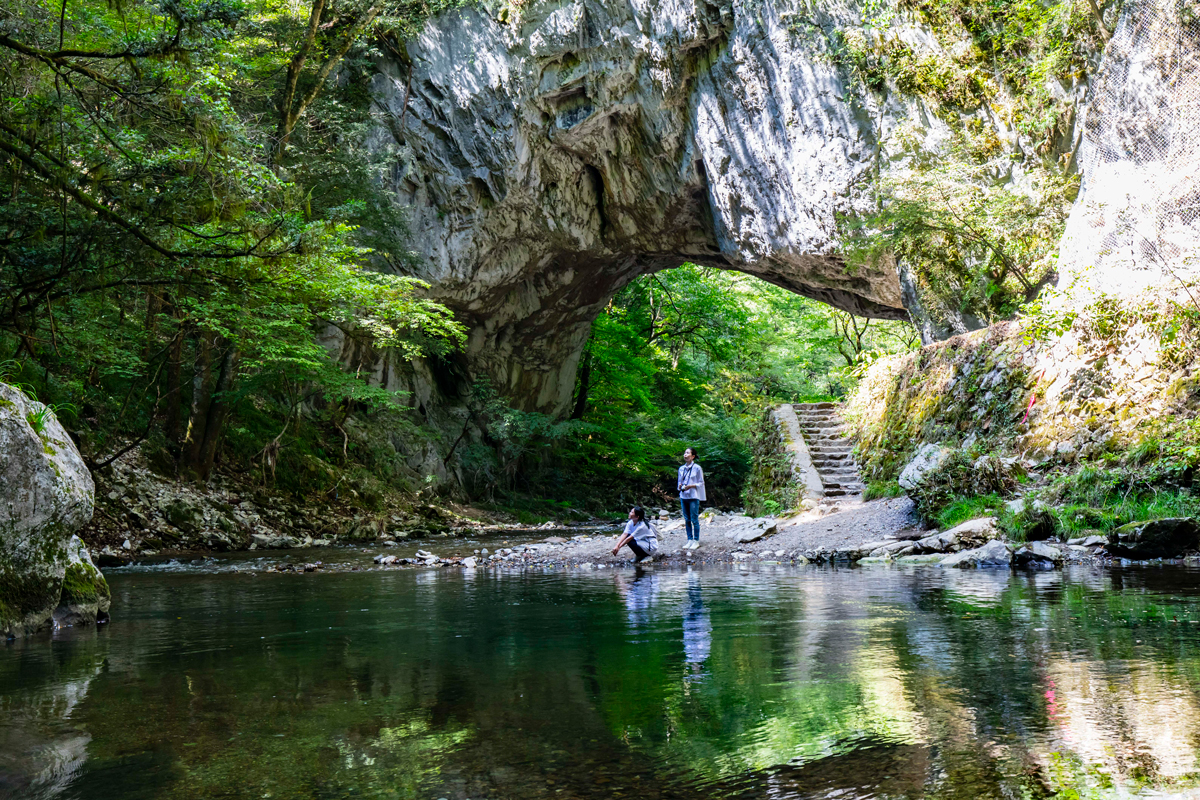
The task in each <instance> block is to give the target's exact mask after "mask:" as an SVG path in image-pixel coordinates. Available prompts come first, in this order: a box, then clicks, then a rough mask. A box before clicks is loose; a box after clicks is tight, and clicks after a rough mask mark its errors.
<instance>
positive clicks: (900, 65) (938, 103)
mask: <svg viewBox="0 0 1200 800" xmlns="http://www.w3.org/2000/svg"><path fill="white" fill-rule="evenodd" d="M1106 5H1108V4H1105V3H1100V4H1096V3H1090V4H1089V3H1076V2H1065V1H1064V0H1051V2H1038V0H999V2H990V1H985V0H949V2H945V1H943V0H899V1H898V2H897V3H895V4H891V3H874V4H870V5H869V6H868V7H866V8H865V9H864V13H863V17H864V25H863V27H862V28H861V29H857V30H850V31H840V30H836V29H830V30H821V29H819V28H817V26H816V25H815V24H813V23H811V22H806V23H796V24H793V25H792V29H793V30H794V31H795V32H796V33H798V34H803V35H808V33H809V32H817V31H819V32H820V33H821V35H822V36H823V44H824V46H823V50H824V51H825V52H826V53H827V54H828V55H829V57H830V58H831V59H832V60H833V62H834V63H836V64H839V65H841V66H842V67H843V68H844V69H845V71H846V73H847V74H848V75H849V76H850V77H851V78H852V79H853V80H854V81H855V82H856V83H858V84H859V85H860V86H862V87H864V88H865V89H866V90H868V91H870V92H872V93H876V94H881V95H886V94H889V93H896V94H899V95H901V96H904V97H919V98H921V99H922V100H923V101H924V103H925V104H926V105H927V107H929V109H930V111H931V112H932V113H933V114H934V115H936V116H937V117H938V118H939V119H940V121H941V122H942V123H943V124H944V125H945V126H946V127H948V128H949V129H950V131H951V133H952V136H951V138H950V141H949V142H948V144H947V145H945V146H944V147H943V148H942V152H939V153H937V154H936V155H935V156H933V157H932V158H931V157H930V154H929V153H928V151H927V147H928V143H927V141H926V137H925V135H924V134H925V132H924V131H922V130H917V129H916V127H915V125H916V124H915V123H914V126H910V127H904V126H902V127H900V128H898V129H897V130H896V132H895V133H894V134H893V135H892V137H891V138H890V140H889V141H887V142H885V143H884V144H883V145H882V147H883V148H884V150H885V151H886V154H887V159H888V161H890V162H892V163H893V164H903V166H902V167H897V166H883V165H881V168H880V170H879V171H878V172H877V174H876V176H875V186H874V187H873V188H874V190H875V193H876V197H877V204H876V210H875V211H874V212H873V213H871V214H868V215H866V216H865V217H861V218H855V219H847V220H845V221H844V233H845V234H846V235H847V237H848V238H849V239H850V241H851V245H852V250H853V256H852V258H851V261H852V263H853V262H854V261H856V260H857V261H867V260H871V261H874V260H877V259H879V258H880V257H881V256H884V255H888V256H891V257H894V258H896V259H897V261H899V262H900V264H901V265H902V266H903V267H904V268H905V269H906V270H907V271H908V273H909V274H911V275H912V276H913V277H914V279H915V283H916V288H917V290H918V293H919V295H920V297H921V300H922V302H923V304H924V305H925V306H926V307H927V308H926V310H927V311H928V313H929V314H930V316H931V317H932V319H933V321H934V322H935V323H937V324H938V325H939V326H940V327H942V328H943V329H946V330H954V331H958V330H961V329H963V328H964V327H965V328H968V329H969V328H975V327H982V326H983V325H986V324H990V323H992V322H995V321H997V320H1000V319H1007V318H1010V317H1011V316H1013V314H1015V313H1016V311H1017V309H1018V307H1019V306H1020V305H1021V304H1023V303H1026V302H1029V301H1030V300H1032V299H1033V298H1034V297H1035V296H1036V294H1037V292H1038V291H1039V290H1040V289H1041V288H1042V287H1043V286H1044V285H1045V284H1046V283H1047V282H1048V281H1049V280H1050V279H1051V278H1052V276H1053V274H1054V262H1053V251H1054V246H1055V245H1056V243H1057V240H1058V238H1059V236H1060V235H1061V232H1062V229H1063V226H1064V224H1065V220H1066V214H1067V212H1068V210H1069V207H1070V204H1071V202H1072V201H1073V200H1074V197H1075V194H1076V192H1077V183H1076V180H1075V179H1074V178H1073V177H1072V176H1071V175H1070V170H1071V164H1070V163H1069V162H1070V152H1064V151H1069V148H1070V141H1069V140H1070V137H1069V136H1068V135H1067V134H1068V133H1069V132H1070V130H1071V127H1072V126H1073V125H1074V121H1075V117H1074V108H1073V106H1072V104H1071V103H1072V101H1071V99H1070V98H1071V93H1070V92H1068V91H1063V89H1064V88H1065V87H1070V86H1074V85H1077V84H1078V83H1079V82H1080V81H1081V80H1082V79H1083V76H1084V75H1085V74H1086V71H1087V68H1088V63H1089V59H1091V58H1093V57H1094V56H1095V55H1096V54H1098V53H1099V52H1100V51H1101V49H1102V48H1103V45H1104V43H1105V42H1106V41H1107V39H1108V36H1109V31H1108V29H1107V28H1106V26H1105V24H1104V22H1103V20H1102V9H1104V8H1105V6H1106ZM913 21H916V22H917V23H919V24H920V25H922V26H923V27H924V28H926V29H928V30H930V31H931V32H932V33H933V36H934V39H935V40H936V44H934V43H921V44H919V45H918V44H912V43H910V41H909V37H906V36H905V30H906V29H905V27H904V26H905V25H909V24H911V22H913ZM981 106H983V107H986V108H987V109H988V112H987V113H988V117H989V118H990V119H991V121H986V122H985V121H984V119H983V118H981V117H980V115H978V114H976V113H975V109H978V108H980V107H981ZM997 126H1003V127H1006V128H1008V129H1010V130H1013V129H1015V130H1016V131H1018V132H1019V133H1020V135H1021V138H1022V141H1021V143H1020V146H1019V147H1015V148H1012V147H1006V146H1005V143H1004V142H1002V141H1001V139H1000V138H999V137H998V136H997V135H996V133H995V129H996V127H997Z"/></svg>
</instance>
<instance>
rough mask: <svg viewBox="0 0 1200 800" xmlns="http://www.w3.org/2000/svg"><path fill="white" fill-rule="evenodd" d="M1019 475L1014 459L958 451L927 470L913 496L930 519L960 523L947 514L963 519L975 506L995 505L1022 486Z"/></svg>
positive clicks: (943, 523) (919, 509) (922, 512)
mask: <svg viewBox="0 0 1200 800" xmlns="http://www.w3.org/2000/svg"><path fill="white" fill-rule="evenodd" d="M1018 474H1019V472H1018V468H1017V467H1016V465H1015V463H1013V462H1012V461H1006V460H1004V459H1000V458H998V457H996V456H979V455H978V454H974V453H972V452H970V451H967V450H956V451H955V452H954V453H952V454H951V455H950V456H949V457H948V458H947V459H946V460H945V462H943V463H942V464H941V466H939V467H938V468H937V469H935V470H932V471H930V472H928V473H926V475H925V476H924V477H923V479H922V480H921V483H920V484H919V485H918V486H917V488H916V489H914V490H912V491H911V492H909V496H910V497H912V499H913V502H914V503H915V504H916V506H917V510H918V511H919V512H920V513H921V515H922V516H924V517H925V518H926V519H936V520H938V521H939V523H940V524H942V525H947V524H956V523H949V522H946V521H945V520H944V519H943V517H945V519H957V520H958V521H959V522H962V521H963V520H966V519H970V518H971V517H969V516H967V517H961V514H963V513H968V512H969V511H971V509H973V508H974V507H975V506H977V505H981V504H982V506H986V507H988V508H991V507H992V506H993V505H994V502H998V501H999V500H1000V499H1001V498H1004V497H1011V496H1012V494H1013V492H1014V491H1015V490H1016V488H1017V486H1018V481H1017V475H1018ZM976 516H986V514H976ZM960 517H961V518H960Z"/></svg>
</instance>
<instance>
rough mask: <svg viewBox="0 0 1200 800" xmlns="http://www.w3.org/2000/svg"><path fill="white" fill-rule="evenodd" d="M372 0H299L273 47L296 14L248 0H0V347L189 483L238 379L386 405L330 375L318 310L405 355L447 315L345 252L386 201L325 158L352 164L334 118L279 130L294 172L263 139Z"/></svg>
mask: <svg viewBox="0 0 1200 800" xmlns="http://www.w3.org/2000/svg"><path fill="white" fill-rule="evenodd" d="M404 8H409V10H411V7H407V6H406V7H404ZM384 10H386V9H384V8H383V7H380V6H368V7H365V8H363V9H358V8H357V7H353V6H350V5H345V6H343V5H340V4H338V5H329V4H327V3H326V2H324V1H323V0H315V2H314V4H313V6H312V9H311V10H310V13H309V19H308V26H307V28H305V29H304V30H305V31H306V32H305V34H304V35H303V36H301V37H300V38H299V40H298V41H299V44H298V45H297V46H296V49H295V50H294V51H292V50H288V49H280V48H278V47H276V46H274V43H275V42H276V41H279V40H287V41H293V42H294V41H296V36H295V34H296V31H297V30H298V29H300V28H301V27H302V26H301V25H300V22H301V21H300V20H297V19H296V18H294V17H291V16H290V15H289V14H288V12H286V11H283V12H280V11H279V10H278V9H276V8H275V7H274V6H271V5H269V4H260V5H254V4H248V5H247V4H242V3H239V2H233V0H213V1H212V2H183V3H178V2H171V3H165V2H164V3H155V2H132V3H121V4H115V5H113V4H108V3H101V2H94V1H92V0H84V1H83V2H77V3H73V4H69V5H68V4H65V3H63V4H51V3H48V2H38V0H26V2H23V3H19V4H18V5H16V6H15V7H12V8H10V9H9V10H8V14H7V20H6V22H5V24H4V25H3V27H2V28H0V86H2V87H3V90H4V92H5V96H6V98H7V99H8V107H7V110H6V115H5V116H4V118H3V119H2V120H0V154H3V156H4V159H3V161H0V178H2V179H3V181H4V185H5V186H6V187H9V191H8V192H6V193H5V195H4V196H3V197H2V198H0V337H2V338H0V345H3V344H4V343H5V341H7V342H9V343H11V344H10V346H11V348H12V350H11V357H12V358H17V359H32V360H33V361H35V362H37V363H38V364H40V365H42V366H43V367H44V368H45V375H46V376H47V378H46V379H47V381H49V376H50V375H51V374H52V371H51V369H50V368H51V367H53V368H54V370H53V374H54V375H56V376H57V377H58V379H59V381H58V390H59V391H62V392H66V393H69V394H72V396H75V395H81V396H82V395H86V396H87V397H88V398H90V399H89V401H88V402H87V403H86V404H85V405H89V406H92V407H95V406H100V407H101V408H100V409H99V410H97V412H96V415H95V416H97V418H96V419H95V425H96V427H98V428H108V427H110V426H115V427H117V428H120V427H121V426H122V425H123V424H125V422H126V420H127V412H128V411H129V409H130V408H131V407H132V408H134V409H137V408H140V409H141V410H142V411H143V412H144V413H145V414H147V415H148V416H149V417H150V420H149V421H150V423H153V422H154V421H155V419H160V418H161V423H162V430H163V432H164V434H165V435H166V436H167V438H168V439H169V440H174V441H173V442H170V444H172V446H174V447H177V455H178V459H179V464H180V467H181V468H182V470H183V471H185V472H188V473H190V474H193V475H195V476H196V477H198V478H201V479H203V478H206V477H207V476H208V474H209V473H210V472H211V470H212V467H213V463H214V459H215V457H216V453H217V451H218V448H219V444H220V441H221V438H222V434H223V430H224V427H225V423H226V420H227V419H228V417H229V415H230V413H231V411H232V410H233V408H234V407H235V406H236V404H237V403H239V402H241V401H243V400H245V399H246V398H247V397H251V396H254V397H257V398H259V399H260V400H264V401H267V400H271V399H272V395H273V393H274V392H276V391H277V389H278V387H279V386H280V385H282V384H283V383H291V384H292V385H295V384H296V383H299V382H306V383H309V384H312V385H314V386H317V387H319V388H320V391H321V392H322V393H323V394H324V395H326V396H327V398H328V399H329V400H330V401H332V402H335V403H337V402H343V401H369V402H373V403H388V402H394V399H393V398H389V397H387V396H386V395H385V394H384V393H380V392H372V391H371V390H369V388H368V387H366V385H365V384H364V383H363V382H362V381H359V380H354V379H352V377H348V376H346V375H345V374H344V373H342V371H341V370H340V369H339V368H338V366H337V365H336V364H334V363H332V362H331V361H330V359H329V357H328V355H327V354H326V353H325V351H324V349H323V348H322V347H321V346H320V345H319V344H318V342H317V340H316V337H315V332H316V330H317V329H318V326H323V325H336V326H339V327H341V328H342V329H343V330H344V331H346V332H347V334H348V335H351V336H362V337H364V338H366V339H369V340H370V341H371V343H372V344H373V345H376V346H381V347H394V348H399V349H400V351H401V353H402V354H403V355H408V356H412V355H416V354H421V353H426V352H438V351H441V350H444V349H446V348H447V347H452V346H454V345H455V344H456V343H457V342H458V341H460V340H461V335H462V334H461V330H460V329H459V327H458V326H457V325H456V324H455V323H454V322H453V320H452V319H451V318H450V315H449V313H448V312H447V311H446V310H445V309H444V308H441V307H440V306H437V305H436V304H434V303H431V302H429V301H426V300H422V299H420V298H419V297H418V292H419V291H420V290H421V288H422V285H421V284H420V283H419V282H417V281H414V280H411V279H407V278H403V277H398V276H395V275H385V274H382V273H379V272H375V271H372V270H370V269H366V268H365V265H366V264H367V262H368V260H369V259H370V258H372V257H374V255H375V254H373V252H372V250H371V248H369V247H367V246H366V239H365V237H363V236H362V234H361V231H360V228H359V225H358V223H360V222H362V221H365V220H367V219H369V218H370V215H371V214H372V213H374V214H375V215H376V217H377V218H378V216H379V213H380V211H381V209H382V210H383V211H387V212H395V209H394V208H390V207H389V206H388V203H387V200H386V198H380V196H379V192H378V191H377V190H376V188H375V186H374V184H373V183H372V182H371V181H370V179H369V177H370V176H369V175H367V174H366V173H365V172H364V171H363V170H362V169H361V168H359V170H358V171H354V170H346V169H344V168H341V167H338V166H337V162H338V161H339V158H341V159H342V160H343V161H352V160H353V159H351V158H347V157H346V156H345V153H346V150H347V149H348V148H349V149H351V150H352V149H353V148H354V147H355V146H356V145H357V144H358V141H359V140H356V139H355V137H354V133H353V132H354V128H353V126H347V128H348V129H349V131H350V132H349V133H347V134H342V135H341V138H340V139H337V138H335V137H331V136H321V135H317V136H307V135H306V136H304V137H301V139H302V140H303V141H302V142H301V147H302V149H301V152H300V153H298V155H300V156H301V159H300V160H302V161H303V162H305V167H304V168H303V169H299V170H286V169H283V170H281V169H280V166H281V165H280V163H279V161H278V159H272V157H271V154H272V153H274V154H279V153H281V152H282V147H283V144H285V143H287V142H288V141H289V140H290V139H294V138H295V137H294V136H293V134H295V133H296V126H297V123H298V121H299V120H300V119H301V118H302V117H303V115H304V114H305V112H306V111H312V110H313V109H315V108H317V104H319V103H320V102H321V101H322V99H323V98H324V97H325V94H324V90H325V88H326V86H327V79H328V78H329V76H330V74H331V72H332V70H333V69H334V68H335V67H338V66H339V65H344V63H345V58H346V55H347V53H348V52H351V50H352V48H354V47H360V48H361V47H362V40H363V37H364V34H365V32H366V31H367V30H368V28H369V27H370V26H371V24H372V23H373V22H374V21H377V20H379V19H381V18H382V16H381V12H382V11H384ZM401 10H403V9H401ZM422 13H424V12H422ZM410 22H411V20H410ZM352 83H353V82H352V81H351V84H352ZM330 105H331V106H335V105H337V104H336V103H333V102H331V103H330ZM272 108H274V109H275V111H276V112H277V114H278V118H277V120H276V122H275V124H274V125H272V124H271V122H270V120H271V116H270V114H269V113H265V112H270V111H271V109H272ZM339 113H343V114H345V113H349V112H346V111H344V110H343V111H341V112H339ZM360 117H362V118H365V112H360ZM361 161H365V159H362V160H361ZM312 164H316V166H311V165H312ZM289 172H292V173H294V174H291V175H289V174H288V173H289ZM322 173H323V174H324V175H325V176H328V175H330V174H336V175H337V177H338V178H339V179H338V180H332V181H324V182H323V183H322V185H321V187H320V190H319V191H317V192H314V189H315V188H317V187H316V186H315V185H313V184H306V182H305V180H304V178H305V177H308V176H311V175H314V174H322ZM297 176H299V177H297ZM363 197H366V198H369V199H368V200H362V199H360V198H363ZM314 199H315V200H316V202H314ZM397 216H398V215H397V214H395V213H393V219H395V218H396V217H397ZM376 253H378V251H376ZM381 255H384V256H388V255H394V257H393V258H390V259H389V260H390V261H392V262H393V263H396V262H397V261H402V260H403V258H406V257H407V254H405V253H397V254H388V253H383V254H381ZM114 391H119V392H121V393H122V394H123V395H124V397H125V399H124V401H119V400H118V399H117V396H116V395H114ZM139 401H140V402H139ZM106 414H107V415H108V417H109V418H108V419H107V420H105V419H101V418H102V417H104V416H105V415H106ZM84 416H88V415H86V414H85V415H84ZM128 416H134V415H133V414H132V413H130V414H128ZM125 429H126V430H128V425H127V424H125ZM145 430H146V431H147V432H148V431H149V430H150V427H149V426H147V428H146V429H145Z"/></svg>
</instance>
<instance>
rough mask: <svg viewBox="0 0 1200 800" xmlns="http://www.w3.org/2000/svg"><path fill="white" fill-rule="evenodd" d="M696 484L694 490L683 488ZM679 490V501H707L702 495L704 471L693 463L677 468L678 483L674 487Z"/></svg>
mask: <svg viewBox="0 0 1200 800" xmlns="http://www.w3.org/2000/svg"><path fill="white" fill-rule="evenodd" d="M693 483H695V484H697V486H696V488H695V489H684V488H683V487H685V486H690V485H692V484H693ZM675 488H676V489H678V490H679V499H680V500H707V499H708V497H707V495H705V494H704V470H703V469H701V468H700V465H699V464H697V463H696V462H695V461H693V462H692V463H691V464H684V465H683V466H682V467H680V468H679V482H678V483H677V484H676V486H675Z"/></svg>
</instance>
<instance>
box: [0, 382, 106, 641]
mask: <svg viewBox="0 0 1200 800" xmlns="http://www.w3.org/2000/svg"><path fill="white" fill-rule="evenodd" d="M94 502H95V485H94V484H93V483H92V475H91V473H90V472H88V469H87V467H86V466H85V465H84V463H83V458H82V457H81V456H80V455H79V451H78V450H77V449H75V445H74V444H73V443H72V442H71V439H70V437H69V436H68V435H67V432H66V430H64V429H63V427H62V425H61V424H60V423H59V421H58V419H57V417H55V415H54V412H53V411H52V410H50V409H48V408H47V407H46V406H44V405H43V404H41V403H39V402H37V401H36V400H31V399H30V398H28V397H26V396H25V394H24V393H22V392H20V391H18V390H17V389H15V388H13V387H12V386H8V385H7V384H3V383H0V637H16V636H24V635H27V634H29V633H31V632H33V631H36V630H38V629H39V628H42V627H44V626H46V625H49V624H50V623H51V621H52V619H53V618H54V614H55V611H56V610H57V609H58V608H59V607H60V605H62V604H63V602H64V597H63V590H64V582H65V581H66V579H67V573H68V568H69V569H70V572H71V583H70V585H69V586H68V587H67V589H68V591H67V597H66V598H65V602H66V610H65V611H64V612H63V614H64V616H63V619H64V620H66V619H70V620H71V622H70V623H68V624H77V623H81V622H87V621H94V620H95V619H96V618H97V615H98V614H99V613H100V610H101V606H102V605H103V607H104V610H105V611H106V610H107V607H108V606H107V602H108V586H107V584H106V583H104V577H103V576H102V575H101V574H100V571H99V570H97V569H96V568H95V565H93V564H92V562H91V559H90V558H87V559H86V562H85V560H84V555H85V551H84V549H83V544H82V542H80V541H79V540H78V539H77V537H75V531H77V530H78V529H79V528H80V527H82V526H83V525H84V524H85V523H87V521H88V520H90V519H91V517H92V507H93V503H94ZM85 563H86V567H84V566H82V565H83V564H85ZM93 573H94V574H93ZM90 609H94V610H95V611H94V612H92V611H90Z"/></svg>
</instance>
